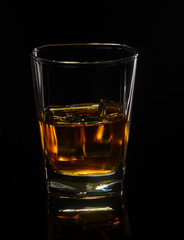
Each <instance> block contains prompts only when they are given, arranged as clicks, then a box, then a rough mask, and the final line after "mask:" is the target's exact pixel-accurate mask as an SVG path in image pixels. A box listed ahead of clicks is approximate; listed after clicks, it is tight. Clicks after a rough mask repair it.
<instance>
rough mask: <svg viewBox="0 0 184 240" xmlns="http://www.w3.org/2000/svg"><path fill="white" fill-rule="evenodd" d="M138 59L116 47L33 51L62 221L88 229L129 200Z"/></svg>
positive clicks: (51, 190)
mask: <svg viewBox="0 0 184 240" xmlns="http://www.w3.org/2000/svg"><path fill="white" fill-rule="evenodd" d="M137 56H138V52H137V50H136V49H134V48H132V47H129V46H127V45H124V44H114V43H82V44H52V45H44V46H41V47H37V48H34V49H33V51H32V53H31V63H32V76H33V85H34V96H35V104H36V111H37V117H38V122H39V126H40V135H41V143H42V149H43V156H44V167H45V176H46V177H45V178H46V184H47V190H48V206H49V209H50V211H54V212H55V215H57V217H58V218H64V219H65V220H66V219H70V220H71V219H73V220H74V219H75V220H76V219H78V220H76V221H83V224H84V222H85V223H86V222H88V223H89V222H90V221H91V219H92V218H91V217H89V218H88V219H87V220H86V216H87V215H86V214H87V213H88V214H94V213H99V212H100V213H103V216H107V215H108V216H109V214H111V215H112V213H113V212H114V209H115V208H116V205H117V201H116V200H114V199H122V194H123V175H124V172H125V165H126V164H125V162H126V151H127V144H128V137H129V130H130V121H131V110H132V100H133V92H134V82H135V73H136V63H137ZM105 214H107V215H105ZM84 216H85V217H84ZM105 218H106V217H105ZM81 219H83V220H81ZM96 219H97V218H96ZM98 220H99V217H98ZM93 221H94V219H93ZM90 223H91V222H90Z"/></svg>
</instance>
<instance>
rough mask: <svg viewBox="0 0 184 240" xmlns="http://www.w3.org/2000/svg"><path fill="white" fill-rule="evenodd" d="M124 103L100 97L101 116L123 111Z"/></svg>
mask: <svg viewBox="0 0 184 240" xmlns="http://www.w3.org/2000/svg"><path fill="white" fill-rule="evenodd" d="M122 109H123V108H122V104H121V103H120V102H114V101H110V100H106V99H100V101H99V107H98V113H99V114H100V116H101V117H104V116H106V115H109V114H113V113H122Z"/></svg>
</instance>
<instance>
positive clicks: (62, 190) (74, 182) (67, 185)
mask: <svg viewBox="0 0 184 240" xmlns="http://www.w3.org/2000/svg"><path fill="white" fill-rule="evenodd" d="M47 188H48V193H49V194H50V196H54V197H56V198H58V197H60V198H84V199H92V198H94V199H95V198H103V197H112V196H122V189H123V171H122V166H119V168H118V169H117V171H116V172H114V173H113V174H111V175H107V176H100V177H99V176H98V177H97V176H95V177H90V176H85V177H79V176H67V175H62V174H58V173H57V172H54V171H53V170H52V169H51V167H49V166H47Z"/></svg>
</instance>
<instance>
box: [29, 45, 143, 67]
mask: <svg viewBox="0 0 184 240" xmlns="http://www.w3.org/2000/svg"><path fill="white" fill-rule="evenodd" d="M68 46H69V47H72V46H73V47H75V46H81V47H83V46H97V47H98V46H104V47H105V46H107V47H108V46H109V47H120V48H122V49H126V50H129V51H130V52H131V54H130V56H127V57H119V58H117V59H112V60H97V61H69V60H55V59H54V58H53V59H49V58H45V57H40V56H38V53H39V51H41V50H44V49H46V48H52V47H68ZM30 55H31V58H32V59H33V60H36V61H39V62H45V63H58V64H64V65H99V64H114V63H123V62H129V61H131V60H134V59H135V58H137V57H138V55H139V53H138V51H137V50H136V49H135V48H133V47H130V46H128V45H126V44H121V43H62V44H46V45H42V46H39V47H35V48H34V49H33V50H32V51H31V54H30Z"/></svg>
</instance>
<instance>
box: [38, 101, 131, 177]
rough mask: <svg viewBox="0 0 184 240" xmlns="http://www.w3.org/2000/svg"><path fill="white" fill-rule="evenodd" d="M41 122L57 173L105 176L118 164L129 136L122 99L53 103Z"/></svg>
mask: <svg viewBox="0 0 184 240" xmlns="http://www.w3.org/2000/svg"><path fill="white" fill-rule="evenodd" d="M39 123H40V131H41V138H42V147H43V151H44V154H45V158H46V160H47V161H49V162H50V164H51V166H52V168H53V170H54V171H56V172H57V173H61V174H65V175H72V176H103V175H109V174H112V173H113V172H114V171H115V170H116V169H117V168H118V166H119V164H120V160H121V157H122V155H123V151H124V145H125V140H126V139H125V138H124V135H125V124H126V117H125V116H124V115H123V111H122V107H121V104H120V103H115V102H112V101H106V100H101V101H100V102H99V103H98V104H93V103H86V104H78V105H75V104H74V105H69V106H65V107H60V106H55V107H49V108H47V109H45V112H44V115H43V120H42V121H40V122H39Z"/></svg>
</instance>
